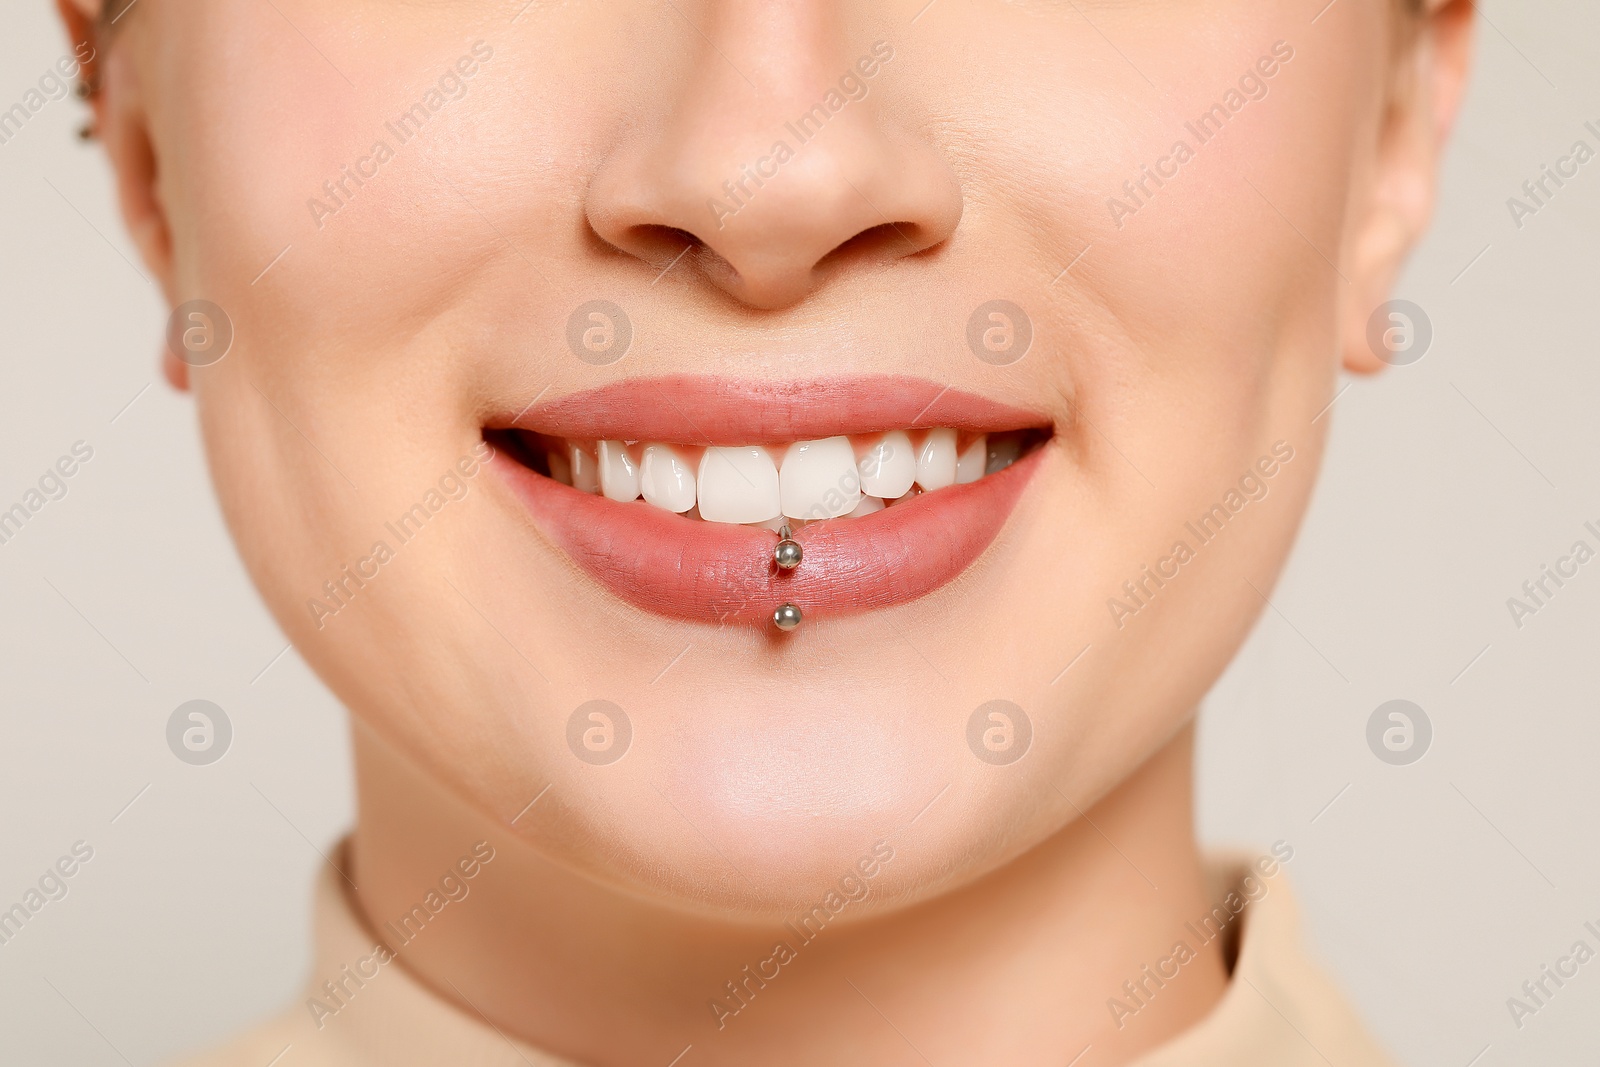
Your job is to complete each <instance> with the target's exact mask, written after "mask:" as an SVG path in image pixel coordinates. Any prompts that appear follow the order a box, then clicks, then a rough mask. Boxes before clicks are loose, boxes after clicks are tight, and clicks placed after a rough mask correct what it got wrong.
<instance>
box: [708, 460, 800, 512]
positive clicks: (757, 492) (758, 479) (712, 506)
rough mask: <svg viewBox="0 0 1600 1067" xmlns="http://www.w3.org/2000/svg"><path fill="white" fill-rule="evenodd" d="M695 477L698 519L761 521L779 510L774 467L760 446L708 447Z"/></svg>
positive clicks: (775, 469)
mask: <svg viewBox="0 0 1600 1067" xmlns="http://www.w3.org/2000/svg"><path fill="white" fill-rule="evenodd" d="M698 481H699V488H700V517H701V518H702V519H708V520H710V521H711V522H765V521H766V520H768V519H775V518H777V517H778V515H779V514H780V512H781V511H782V505H781V502H780V496H779V493H780V490H779V485H778V468H777V465H776V464H774V463H773V462H772V457H771V456H770V455H768V454H767V450H766V449H764V448H760V447H757V446H755V445H744V446H741V447H738V448H708V449H706V451H705V455H703V456H701V457H700V476H699V479H698Z"/></svg>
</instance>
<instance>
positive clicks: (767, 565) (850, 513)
mask: <svg viewBox="0 0 1600 1067" xmlns="http://www.w3.org/2000/svg"><path fill="white" fill-rule="evenodd" d="M1051 436H1052V435H1051V427H1050V422H1049V419H1048V418H1046V417H1043V416H1041V415H1039V414H1037V413H1032V412H1027V411H1023V410H1021V409H1018V408H1013V407H1010V406H1007V405H1004V404H1000V403H998V402H996V401H992V400H988V399H986V398H983V397H979V396H976V395H973V394H970V393H963V392H959V391H956V390H953V389H949V388H947V387H941V386H939V385H938V384H937V383H934V382H930V381H926V380H924V379H915V378H903V377H887V376H875V377H870V378H851V379H827V380H820V381H811V382H802V383H784V384H778V385H774V384H772V383H762V382H746V381H739V380H730V379H721V378H705V377H672V378H656V379H649V380H636V381H629V382H620V383H616V384H614V385H610V386H606V387H603V388H600V389H596V390H591V391H587V392H583V393H578V394H573V395H570V396H567V397H565V398H562V399H560V400H557V401H554V402H552V403H550V404H547V405H543V406H540V407H534V408H532V409H530V410H527V411H525V412H523V413H522V414H521V415H519V416H517V417H514V418H509V419H505V420H497V421H494V422H491V423H490V424H489V425H488V426H486V427H485V437H486V439H488V440H490V442H491V443H493V444H494V445H495V446H496V448H497V451H498V453H499V455H498V456H497V458H496V461H495V464H494V465H495V467H496V468H497V469H499V470H501V471H502V473H503V474H504V476H505V477H507V478H508V480H509V481H510V483H511V485H512V486H513V488H514V489H515V490H516V492H517V494H518V495H519V496H520V497H521V498H522V500H523V502H524V503H525V504H526V505H527V506H528V508H529V511H530V512H531V513H532V516H533V518H534V521H535V522H536V524H537V525H538V526H539V527H540V529H541V530H542V531H543V532H544V533H546V534H547V535H548V536H549V537H550V539H551V540H552V541H553V542H554V543H555V544H556V545H557V546H558V547H559V548H560V549H561V550H562V551H563V552H564V553H565V554H566V555H567V556H568V557H569V558H570V559H571V560H572V561H573V562H574V563H576V564H577V565H578V566H579V567H580V568H581V569H582V570H584V571H585V572H587V573H588V575H589V576H590V577H591V578H593V579H594V580H596V581H597V582H599V584H601V585H602V586H604V587H605V588H607V589H608V590H610V591H611V592H612V593H613V594H614V595H616V596H618V597H620V598H621V599H622V600H624V601H627V602H628V603H630V604H632V605H634V606H636V607H639V608H642V609H644V610H647V611H650V612H653V613H656V614H659V615H665V616H668V617H671V618H677V619H684V620H691V621H698V622H716V623H729V622H758V623H763V624H767V625H773V624H775V625H776V626H777V627H778V628H779V629H782V630H788V629H792V628H793V627H794V626H795V625H797V624H798V622H799V620H800V619H801V618H804V619H806V620H808V621H810V620H814V619H817V618H827V617H831V616H838V615H845V614H851V613H855V612H860V611H867V610H872V609H875V608H882V607H888V606H891V605H894V604H899V603H903V602H906V601H909V600H912V599H915V598H916V597H920V596H923V595H925V594H927V593H929V592H932V591H933V590H934V589H937V588H939V587H940V586H942V585H944V584H945V583H947V582H949V581H950V580H951V579H953V578H954V577H955V576H956V575H958V574H960V573H961V572H963V571H965V570H966V569H967V568H968V567H969V566H971V565H972V563H974V562H975V561H976V560H977V559H978V557H979V556H980V555H982V554H983V552H984V550H985V549H987V548H988V546H989V545H990V543H991V542H993V540H994V538H995V537H996V535H997V534H998V533H999V531H1000V529H1001V527H1002V526H1003V525H1004V524H1005V522H1006V520H1007V519H1008V517H1009V516H1010V514H1011V512H1012V510H1013V508H1014V507H1015V504H1016V502H1017V500H1018V498H1019V497H1020V495H1021V492H1022V489H1023V487H1024V486H1025V485H1026V483H1027V481H1028V480H1029V478H1030V477H1031V475H1032V473H1033V471H1034V469H1035V468H1036V467H1037V466H1038V462H1039V460H1040V458H1041V456H1042V453H1043V450H1042V446H1043V445H1044V444H1045V443H1047V442H1048V441H1049V440H1050V439H1051ZM780 538H782V539H783V541H782V543H783V545H784V547H783V548H782V549H780V550H779V551H777V552H776V553H775V551H774V550H775V548H777V546H779V544H780Z"/></svg>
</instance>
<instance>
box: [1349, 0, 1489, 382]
mask: <svg viewBox="0 0 1600 1067" xmlns="http://www.w3.org/2000/svg"><path fill="white" fill-rule="evenodd" d="M1421 6H1422V7H1423V9H1424V10H1423V12H1422V13H1421V14H1418V15H1412V14H1410V13H1407V14H1403V15H1400V16H1397V18H1398V20H1399V22H1400V29H1399V33H1400V34H1401V40H1400V41H1399V43H1398V52H1399V54H1398V55H1397V57H1396V60H1395V63H1396V67H1395V73H1394V78H1393V84H1392V86H1391V89H1390V92H1389V96H1388V102H1387V104H1386V106H1385V109H1384V116H1383V118H1382V120H1381V121H1380V124H1379V129H1378V146H1377V147H1378V151H1377V159H1376V163H1375V165H1374V168H1373V173H1372V186H1371V188H1370V190H1369V191H1368V200H1367V203H1366V205H1365V210H1364V212H1363V215H1362V217H1361V219H1360V221H1359V223H1358V225H1357V229H1356V232H1355V238H1354V245H1353V249H1354V251H1353V256H1352V274H1351V290H1352V291H1351V293H1350V300H1349V301H1348V303H1347V304H1346V306H1345V309H1344V322H1343V324H1342V325H1343V336H1344V366H1345V369H1346V370H1348V371H1350V372H1352V373H1354V374H1372V373H1375V372H1376V371H1380V370H1382V369H1383V368H1384V367H1385V366H1386V365H1387V364H1385V363H1384V361H1383V360H1381V359H1379V358H1378V356H1377V354H1376V353H1374V352H1373V351H1372V348H1371V347H1370V346H1369V345H1368V343H1367V320H1368V319H1369V318H1370V317H1371V316H1372V313H1373V312H1374V311H1375V310H1377V308H1378V306H1379V305H1381V304H1382V303H1383V302H1384V301H1386V300H1388V299H1389V293H1390V290H1391V288H1392V287H1393V285H1394V282H1395V278H1396V277H1398V276H1399V273H1400V268H1401V267H1402V266H1403V265H1404V264H1405V259H1406V256H1407V254H1408V253H1410V251H1411V248H1412V246H1413V245H1415V244H1416V242H1417V240H1418V239H1419V238H1420V237H1421V236H1422V234H1423V231H1424V230H1426V229H1427V227H1428V221H1429V219H1430V218H1431V217H1432V215H1433V206H1434V200H1435V185H1436V182H1437V179H1438V169H1439V160H1440V157H1441V156H1442V154H1443V151H1444V145H1445V141H1446V140H1447V139H1448V137H1449V135H1450V128H1451V126H1452V125H1453V124H1454V123H1455V117H1456V112H1457V109H1458V108H1459V107H1460V104H1461V96H1462V93H1463V92H1464V90H1465V88H1466V83H1467V70H1468V68H1469V66H1470V64H1471V57H1472V37H1473V27H1474V19H1473V0H1425V2H1424V3H1423V4H1422V5H1421ZM1406 23H1413V24H1412V25H1406Z"/></svg>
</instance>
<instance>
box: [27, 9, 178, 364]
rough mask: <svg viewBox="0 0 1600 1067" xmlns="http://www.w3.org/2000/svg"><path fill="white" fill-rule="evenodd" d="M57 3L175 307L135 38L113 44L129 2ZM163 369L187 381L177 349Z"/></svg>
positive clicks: (123, 187)
mask: <svg viewBox="0 0 1600 1067" xmlns="http://www.w3.org/2000/svg"><path fill="white" fill-rule="evenodd" d="M107 2H109V3H110V4H111V8H112V10H113V11H115V12H117V14H116V17H115V18H114V19H111V18H107V17H105V11H104V5H105V3H107ZM56 9H57V10H58V11H59V12H60V13H61V21H62V22H63V23H64V24H65V25H66V29H67V35H68V37H69V38H70V40H71V43H72V47H73V54H74V55H75V56H76V57H77V58H78V63H79V78H80V79H81V82H82V84H83V85H84V86H85V87H86V90H85V91H86V92H87V94H88V101H89V106H90V107H91V108H92V109H93V111H94V119H93V123H92V125H91V127H90V129H91V130H92V131H93V134H94V136H95V138H96V139H98V140H99V141H100V142H101V143H102V144H104V145H105V149H106V156H107V158H108V159H109V160H110V161H111V167H112V170H113V171H114V172H115V173H116V179H117V200H118V202H119V204H120V206H121V208H122V219H123V222H124V223H125V224H126V225H127V227H128V233H129V234H130V235H131V236H132V237H133V241H134V244H135V246H137V248H138V249H139V255H140V258H142V259H143V260H144V262H145V266H147V267H148V268H149V269H150V271H151V272H152V273H153V274H154V276H155V278H156V281H157V282H158V283H159V284H160V286H161V291H162V292H163V293H164V294H165V295H166V298H167V304H168V306H171V305H173V304H174V302H175V301H174V299H173V291H174V290H173V279H172V231H171V228H170V227H169V226H168V225H167V212H166V208H165V206H164V205H163V204H162V202H161V190H160V187H159V182H158V179H159V177H160V168H159V166H158V162H159V161H158V158H157V155H156V149H155V143H154V141H153V140H152V138H151V136H150V125H149V119H148V115H147V114H146V112H145V108H144V100H143V97H142V93H141V89H140V82H139V73H138V70H137V65H136V64H135V63H134V61H133V56H132V54H131V44H132V42H124V43H123V45H121V46H120V47H118V48H117V49H115V50H113V49H112V47H111V44H112V38H113V37H114V36H116V37H121V36H128V35H129V33H128V30H129V28H130V27H129V23H130V22H131V17H130V19H128V20H126V21H125V20H124V19H123V17H122V16H124V15H130V13H131V10H132V8H131V5H130V4H129V3H127V2H126V0H56ZM164 347H165V345H163V348H164ZM162 372H163V373H164V374H165V375H166V378H167V381H169V382H171V383H172V385H173V386H174V387H175V388H177V389H187V388H188V387H189V368H188V366H187V365H186V364H184V363H183V362H182V361H180V360H179V359H177V358H176V357H175V356H173V355H172V353H171V352H166V353H165V354H164V356H163V359H162Z"/></svg>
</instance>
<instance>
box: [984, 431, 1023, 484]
mask: <svg viewBox="0 0 1600 1067" xmlns="http://www.w3.org/2000/svg"><path fill="white" fill-rule="evenodd" d="M1021 455H1022V439H1021V438H1020V437H1018V436H1017V435H1016V434H1014V433H1008V434H1003V435H997V436H995V437H991V438H989V458H988V460H987V461H986V462H985V463H984V465H983V473H985V474H993V473H995V472H996V471H1003V470H1005V469H1006V468H1007V467H1009V466H1011V465H1012V464H1013V463H1015V462H1016V461H1017V459H1018V458H1019V457H1020V456H1021Z"/></svg>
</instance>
